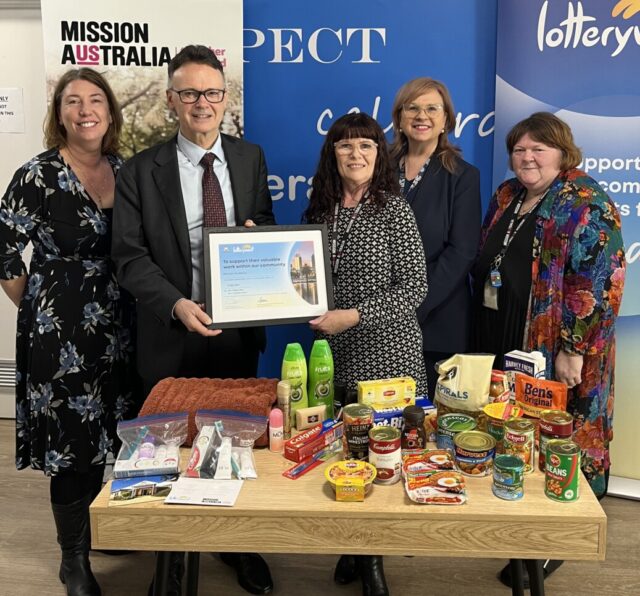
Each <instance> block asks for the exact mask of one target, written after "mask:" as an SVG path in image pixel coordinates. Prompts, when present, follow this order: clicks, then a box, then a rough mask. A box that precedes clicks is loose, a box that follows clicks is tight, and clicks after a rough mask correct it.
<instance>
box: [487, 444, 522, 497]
mask: <svg viewBox="0 0 640 596" xmlns="http://www.w3.org/2000/svg"><path fill="white" fill-rule="evenodd" d="M491 490H492V491H493V494H494V495H495V496H496V497H498V498H500V499H504V500H505V501H517V500H518V499H522V497H523V495H524V462H523V461H522V460H521V459H520V458H519V457H517V456H515V455H507V454H506V453H501V454H499V455H496V457H495V459H494V461H493V485H492V487H491Z"/></svg>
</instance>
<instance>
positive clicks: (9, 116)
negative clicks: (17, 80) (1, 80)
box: [0, 87, 24, 133]
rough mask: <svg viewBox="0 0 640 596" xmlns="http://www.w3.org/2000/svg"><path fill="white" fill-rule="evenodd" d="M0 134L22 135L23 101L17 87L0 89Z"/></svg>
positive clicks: (20, 90)
mask: <svg viewBox="0 0 640 596" xmlns="http://www.w3.org/2000/svg"><path fill="white" fill-rule="evenodd" d="M0 132H13V133H24V101H23V99H22V89H20V88H19V87H0Z"/></svg>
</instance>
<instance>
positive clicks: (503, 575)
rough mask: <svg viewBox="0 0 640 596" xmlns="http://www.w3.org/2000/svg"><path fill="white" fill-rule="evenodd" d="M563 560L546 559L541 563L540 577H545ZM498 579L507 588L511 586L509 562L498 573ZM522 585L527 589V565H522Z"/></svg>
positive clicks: (528, 584) (528, 585)
mask: <svg viewBox="0 0 640 596" xmlns="http://www.w3.org/2000/svg"><path fill="white" fill-rule="evenodd" d="M563 563H564V561H560V560H557V559H547V560H546V561H545V562H544V563H543V564H542V578H543V580H544V579H547V578H548V577H549V576H550V575H551V574H552V573H553V572H554V571H555V570H556V569H558V567H560V565H562V564H563ZM498 579H499V580H500V581H501V582H502V583H503V584H504V585H505V586H507V587H508V588H512V587H513V578H512V576H511V563H507V564H506V565H505V566H504V567H503V568H502V570H501V571H500V573H499V574H498ZM522 587H523V588H524V589H525V590H528V589H529V587H530V582H529V573H528V572H527V566H526V565H523V566H522Z"/></svg>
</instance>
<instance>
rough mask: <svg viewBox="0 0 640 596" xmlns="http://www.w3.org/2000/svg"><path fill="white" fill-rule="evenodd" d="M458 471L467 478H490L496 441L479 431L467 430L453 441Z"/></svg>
mask: <svg viewBox="0 0 640 596" xmlns="http://www.w3.org/2000/svg"><path fill="white" fill-rule="evenodd" d="M453 444H454V449H455V461H456V466H458V470H460V471H461V472H462V473H463V474H465V475H466V476H488V475H489V474H491V469H492V468H493V456H494V455H495V452H496V440H495V439H494V438H493V437H492V436H491V435H488V434H487V433H483V432H482V431H479V430H466V431H463V432H460V433H458V434H457V435H456V436H455V437H454V439H453Z"/></svg>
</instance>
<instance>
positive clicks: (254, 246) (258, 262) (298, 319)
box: [203, 225, 333, 329]
mask: <svg viewBox="0 0 640 596" xmlns="http://www.w3.org/2000/svg"><path fill="white" fill-rule="evenodd" d="M203 233H204V273H205V285H206V297H207V305H206V311H207V314H208V315H209V316H210V317H211V318H212V319H213V324H212V325H210V327H211V328H212V329H224V328H226V327H248V326H253V325H283V324H287V323H304V322H306V321H309V320H311V319H314V318H315V317H317V316H319V315H321V314H324V313H325V312H327V310H330V309H332V308H333V288H332V281H331V265H330V258H329V243H328V239H327V228H326V226H324V225H300V226H255V227H252V228H245V227H227V228H204V231H203Z"/></svg>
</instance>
